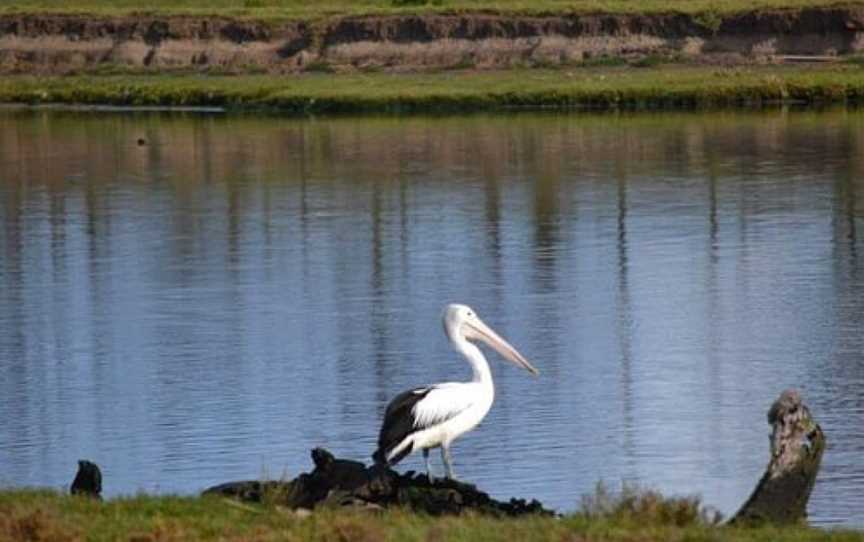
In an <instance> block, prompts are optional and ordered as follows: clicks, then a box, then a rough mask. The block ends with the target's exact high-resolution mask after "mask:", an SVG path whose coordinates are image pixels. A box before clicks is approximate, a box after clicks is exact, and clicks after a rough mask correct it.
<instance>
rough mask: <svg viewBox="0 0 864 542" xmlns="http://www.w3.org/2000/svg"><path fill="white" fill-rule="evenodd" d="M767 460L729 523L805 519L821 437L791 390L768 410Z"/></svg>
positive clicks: (781, 521)
mask: <svg viewBox="0 0 864 542" xmlns="http://www.w3.org/2000/svg"><path fill="white" fill-rule="evenodd" d="M768 423H769V424H771V425H772V426H773V430H772V432H771V460H770V461H769V462H768V467H767V468H766V469H765V474H763V475H762V479H761V480H759V483H758V484H757V485H756V489H754V490H753V494H752V495H750V498H749V499H747V502H745V503H744V506H742V507H741V510H739V511H738V513H737V514H735V517H733V518H732V520H731V521H730V523H736V524H753V523H777V524H784V523H787V524H788V523H797V522H800V521H804V520H806V518H807V501H808V500H809V499H810V492H811V491H812V490H813V485H814V484H815V483H816V474H817V473H818V472H819V464H820V463H821V461H822V452H823V451H824V450H825V435H824V434H823V433H822V429H821V428H820V427H819V424H818V423H816V421H815V420H814V419H813V417H812V416H811V415H810V410H809V409H808V408H807V406H806V405H804V403H803V402H802V401H801V396H800V395H799V394H798V392H797V391H795V390H786V391H784V392H783V393H781V394H780V397H779V398H778V399H777V400H776V401H774V404H773V405H771V408H770V410H768Z"/></svg>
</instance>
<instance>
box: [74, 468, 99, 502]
mask: <svg viewBox="0 0 864 542" xmlns="http://www.w3.org/2000/svg"><path fill="white" fill-rule="evenodd" d="M69 492H70V493H72V494H73V495H85V496H87V497H93V498H96V499H101V498H102V497H101V495H100V493H102V471H100V470H99V466H98V465H97V464H96V463H91V462H90V461H86V460H84V459H81V460H79V461H78V472H77V473H76V474H75V479H74V480H72V485H71V486H70V487H69Z"/></svg>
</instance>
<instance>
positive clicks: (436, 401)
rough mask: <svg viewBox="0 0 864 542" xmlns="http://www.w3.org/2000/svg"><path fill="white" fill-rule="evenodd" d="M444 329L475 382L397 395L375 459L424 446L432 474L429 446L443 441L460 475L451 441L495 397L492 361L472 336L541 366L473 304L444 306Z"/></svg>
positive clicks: (393, 458) (387, 459)
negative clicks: (496, 329) (497, 330)
mask: <svg viewBox="0 0 864 542" xmlns="http://www.w3.org/2000/svg"><path fill="white" fill-rule="evenodd" d="M444 331H445V333H447V337H448V338H449V339H450V344H451V345H452V346H453V348H454V349H455V350H456V351H457V352H459V353H460V354H462V355H463V356H465V359H466V360H468V363H469V364H471V369H472V370H473V371H474V377H473V378H472V379H471V382H445V383H443V384H433V385H431V386H426V387H424V388H415V389H412V390H408V391H406V392H403V393H400V394H399V395H397V396H396V397H395V398H394V399H393V400H392V401H390V404H389V405H387V412H386V413H385V414H384V423H383V424H382V425H381V432H380V433H379V435H378V450H377V451H376V452H375V453H374V454H373V455H372V457H373V458H374V459H375V462H376V464H384V465H387V466H390V465H395V464H396V463H398V462H399V461H400V460H402V458H404V457H405V456H407V455H408V454H410V453H411V452H413V451H414V450H418V449H420V450H423V459H424V461H425V463H426V474H427V476H428V477H429V479H430V480H432V470H431V467H430V465H429V450H430V449H431V448H437V447H439V446H440V447H441V459H442V460H443V461H444V467H445V468H446V469H447V477H448V478H450V479H455V476H454V474H453V461H452V458H451V457H450V444H451V443H452V442H453V440H454V439H456V438H457V437H459V436H460V435H462V434H463V433H467V432H468V431H470V430H472V429H474V428H475V427H476V426H477V424H479V423H480V421H481V420H483V418H484V417H485V416H486V413H487V412H489V408H490V407H491V406H492V401H493V399H494V398H495V387H494V386H493V384H492V374H491V372H490V371H489V364H488V363H487V362H486V358H485V357H484V356H483V353H482V352H481V351H480V349H479V348H477V346H475V345H474V344H473V343H471V342H470V341H476V340H479V341H483V342H485V343H486V344H488V345H489V346H491V347H492V348H494V349H495V350H497V351H498V353H499V354H501V355H502V356H503V357H505V358H507V359H508V360H510V361H512V362H513V363H515V364H516V365H518V366H519V367H522V368H524V369H526V370H528V371H530V372H531V373H532V374H534V375H537V374H538V371H537V369H535V368H534V367H533V366H532V365H531V364H530V363H528V360H527V359H525V358H524V357H523V356H522V354H520V353H519V352H517V351H516V349H515V348H513V347H512V346H511V345H510V343H508V342H507V341H505V340H504V339H502V338H501V337H500V336H499V335H498V334H497V333H495V332H494V331H492V329H490V328H489V326H487V325H486V324H484V323H483V321H482V320H480V318H479V317H478V316H477V314H476V313H475V312H474V311H473V310H472V309H471V307H468V306H466V305H456V304H453V305H448V306H447V308H445V309H444Z"/></svg>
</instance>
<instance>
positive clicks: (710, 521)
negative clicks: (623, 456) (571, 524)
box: [577, 482, 722, 527]
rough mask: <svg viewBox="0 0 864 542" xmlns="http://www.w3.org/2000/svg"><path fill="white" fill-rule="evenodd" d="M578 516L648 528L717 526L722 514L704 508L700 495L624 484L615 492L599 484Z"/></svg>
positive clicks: (583, 498)
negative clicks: (664, 492) (679, 494)
mask: <svg viewBox="0 0 864 542" xmlns="http://www.w3.org/2000/svg"><path fill="white" fill-rule="evenodd" d="M577 514H581V515H582V516H584V517H586V518H588V519H591V520H600V519H603V520H607V521H628V522H638V523H642V524H647V525H674V526H676V527H686V526H692V525H717V524H719V523H720V521H721V520H722V515H721V514H720V513H719V512H717V511H711V510H709V509H708V508H707V507H704V506H702V502H701V499H700V498H699V497H698V496H687V497H666V496H664V495H662V494H661V493H660V492H658V491H655V490H651V489H645V488H641V487H640V486H638V485H635V484H628V483H623V484H622V485H621V490H620V491H617V492H616V491H613V490H610V488H609V487H608V486H607V485H606V484H605V483H603V482H598V483H597V486H596V488H595V490H594V493H592V494H586V495H583V496H582V501H581V506H580V509H579V511H578V512H577Z"/></svg>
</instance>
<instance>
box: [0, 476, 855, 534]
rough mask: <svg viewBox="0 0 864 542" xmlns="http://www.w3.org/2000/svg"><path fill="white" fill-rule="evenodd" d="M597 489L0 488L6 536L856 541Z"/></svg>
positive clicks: (652, 496)
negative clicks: (521, 503)
mask: <svg viewBox="0 0 864 542" xmlns="http://www.w3.org/2000/svg"><path fill="white" fill-rule="evenodd" d="M600 491H605V490H600V489H598V494H597V495H594V496H592V497H589V498H588V499H589V500H591V501H592V502H591V503H589V504H587V505H584V507H583V510H581V511H579V512H576V513H574V514H570V515H567V516H565V517H563V518H548V517H527V518H520V519H494V518H489V517H479V516H474V515H467V516H464V517H445V518H433V517H429V516H425V515H418V514H412V513H409V512H406V511H402V510H394V511H389V512H381V513H370V512H368V511H367V512H358V511H349V510H320V511H316V512H314V513H313V514H311V515H308V517H306V516H300V515H298V514H296V513H294V512H292V511H290V510H287V509H285V508H282V507H279V506H277V505H273V504H267V505H248V504H241V503H236V502H234V501H229V500H226V499H221V498H215V497H207V498H197V497H148V496H136V497H131V498H120V499H112V500H109V501H106V502H98V501H92V500H89V499H86V498H78V497H68V496H62V495H58V494H55V493H52V492H47V491H33V490H7V491H3V492H0V539H2V540H58V541H63V540H79V539H87V540H132V539H134V540H201V539H220V540H313V541H314V540H322V541H323V540H347V541H354V540H358V541H379V540H400V541H401V540H409V541H410V540H418V541H420V540H464V541H471V540H490V541H491V540H507V541H512V540H526V541H556V542H557V541H561V540H579V541H583V542H589V541H595V540H596V541H616V540H627V541H630V540H640V541H645V542H652V541H661V540H662V541H666V540H670V541H676V540H679V541H681V540H693V541H715V540H724V541H727V540H728V541H739V540H740V541H776V542H784V541H796V542H797V541H810V540H813V541H816V540H834V541H847V540H848V541H852V540H862V539H864V534H862V533H858V532H854V531H822V530H818V529H811V528H807V527H788V528H775V527H763V528H731V527H722V526H717V525H714V524H712V523H711V522H710V521H707V520H706V519H705V518H704V517H703V516H702V515H700V514H699V513H698V500H695V499H664V498H663V497H661V496H660V495H659V494H656V493H653V492H644V493H640V492H634V491H632V490H629V492H628V490H625V491H624V492H623V493H622V494H621V495H618V496H610V495H609V494H608V492H607V493H604V494H600Z"/></svg>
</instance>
